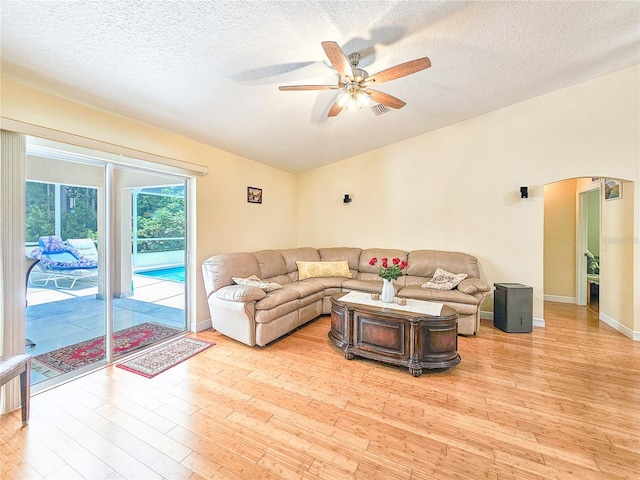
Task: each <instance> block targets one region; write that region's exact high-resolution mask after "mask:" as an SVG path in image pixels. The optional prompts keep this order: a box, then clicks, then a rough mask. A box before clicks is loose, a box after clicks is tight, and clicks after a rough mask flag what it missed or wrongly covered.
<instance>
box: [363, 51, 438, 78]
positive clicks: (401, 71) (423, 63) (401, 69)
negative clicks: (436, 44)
mask: <svg viewBox="0 0 640 480" xmlns="http://www.w3.org/2000/svg"><path fill="white" fill-rule="evenodd" d="M430 66H431V60H429V58H428V57H423V58H418V59H416V60H411V61H410V62H406V63H401V64H400V65H396V66H395V67H390V68H387V69H386V70H382V71H381V72H378V73H374V74H373V75H371V76H370V77H368V78H367V84H371V83H382V82H388V81H389V80H394V79H396V78H400V77H405V76H407V75H411V74H412V73H416V72H419V71H420V70H424V69H425V68H429V67H430Z"/></svg>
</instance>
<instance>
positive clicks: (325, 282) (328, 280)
mask: <svg viewBox="0 0 640 480" xmlns="http://www.w3.org/2000/svg"><path fill="white" fill-rule="evenodd" d="M347 280H350V279H347V278H344V277H318V278H309V279H307V280H302V282H301V283H306V282H314V283H316V284H320V285H322V288H337V289H340V288H342V284H343V283H344V282H345V281H347ZM327 295H328V294H327Z"/></svg>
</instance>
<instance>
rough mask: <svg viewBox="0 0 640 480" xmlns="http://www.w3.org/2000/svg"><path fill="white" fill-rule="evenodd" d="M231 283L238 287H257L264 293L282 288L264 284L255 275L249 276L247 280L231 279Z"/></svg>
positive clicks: (270, 283) (276, 285) (273, 284)
mask: <svg viewBox="0 0 640 480" xmlns="http://www.w3.org/2000/svg"><path fill="white" fill-rule="evenodd" d="M233 281H234V282H236V283H237V284H238V285H248V286H250V287H257V288H260V289H261V290H264V291H265V292H271V291H273V290H277V289H279V288H282V285H280V284H279V283H275V282H265V281H264V280H262V279H260V278H258V277H256V276H255V275H251V276H250V277H247V278H240V277H233Z"/></svg>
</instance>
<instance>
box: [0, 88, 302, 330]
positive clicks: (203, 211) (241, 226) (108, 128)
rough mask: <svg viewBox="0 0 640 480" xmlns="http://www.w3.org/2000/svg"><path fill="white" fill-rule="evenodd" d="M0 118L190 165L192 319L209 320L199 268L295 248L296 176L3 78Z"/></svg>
mask: <svg viewBox="0 0 640 480" xmlns="http://www.w3.org/2000/svg"><path fill="white" fill-rule="evenodd" d="M0 95H1V96H0V100H1V103H0V114H1V115H2V117H3V118H7V119H12V120H18V121H21V122H25V123H29V124H33V125H37V126H42V127H46V128H49V129H53V130H57V131H60V132H66V133H71V134H74V135H79V136H83V137H87V138H89V139H95V140H99V141H102V142H106V143H109V144H113V145H119V146H124V147H127V148H130V149H134V150H138V151H141V152H147V153H151V154H154V155H160V156H163V157H169V158H174V159H177V160H181V161H184V162H189V163H192V164H199V165H205V166H207V167H208V169H209V174H208V175H206V176H204V177H198V178H197V181H196V182H197V185H196V191H197V199H196V209H197V212H196V213H197V227H196V228H197V237H196V244H197V247H196V269H197V271H196V319H197V321H202V320H205V319H207V318H209V312H208V308H207V303H206V298H205V295H204V287H203V284H202V276H201V275H200V270H199V265H200V263H201V262H202V261H203V260H204V259H206V258H207V257H209V256H211V255H213V254H215V253H220V252H230V251H238V250H258V249H262V248H281V247H292V246H295V244H296V229H295V213H296V201H297V195H296V177H295V176H294V175H293V174H291V173H287V172H284V171H282V170H278V169H276V168H273V167H268V166H266V165H263V164H261V163H258V162H255V161H252V160H249V159H246V158H242V157H238V156H235V155H231V154H229V153H227V152H224V151H222V150H219V149H216V148H213V147H210V146H207V145H204V144H202V143H198V142H195V141H193V140H190V139H188V138H185V137H180V136H178V135H175V134H172V133H170V132H167V131H163V130H161V129H158V128H154V127H151V126H149V125H146V124H143V123H140V122H136V121H133V120H129V119H125V118H121V117H117V116H114V115H110V114H107V113H105V112H101V111H98V110H95V109H91V108H88V107H86V106H84V105H80V104H77V103H73V102H70V101H67V100H64V99H61V98H58V97H55V96H52V95H49V94H46V93H43V92H41V91H38V90H34V89H32V88H29V87H27V86H24V85H21V84H19V83H16V82H15V81H13V80H11V79H8V78H6V77H2V84H1V92H0ZM247 186H254V187H260V188H263V189H264V199H263V203H262V204H261V205H257V204H248V203H247V199H246V194H247Z"/></svg>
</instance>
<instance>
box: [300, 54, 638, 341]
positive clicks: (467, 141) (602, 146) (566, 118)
mask: <svg viewBox="0 0 640 480" xmlns="http://www.w3.org/2000/svg"><path fill="white" fill-rule="evenodd" d="M639 75H640V71H639V67H638V66H635V67H632V68H628V69H625V70H622V71H620V72H617V73H614V74H611V75H607V76H605V77H601V78H598V79H595V80H592V81H589V82H585V83H582V84H579V85H575V86H573V87H570V88H567V89H564V90H560V91H556V92H553V93H550V94H548V95H544V96H541V97H538V98H534V99H532V100H529V101H526V102H522V103H520V104H517V105H513V106H510V107H507V108H504V109H501V110H498V111H495V112H492V113H489V114H486V115H482V116H479V117H476V118H473V119H470V120H468V121H466V122H461V123H458V124H455V125H452V126H450V127H446V128H442V129H440V130H437V131H434V132H431V133H428V134H425V135H421V136H418V137H415V138H412V139H409V140H407V141H404V142H400V143H397V144H395V145H391V146H389V147H385V148H380V149H378V150H375V151H373V152H369V153H366V154H363V155H359V156H355V157H352V158H349V159H346V160H344V161H342V162H339V163H335V164H332V165H328V166H326V167H323V168H319V169H317V170H313V171H310V172H307V173H304V174H301V175H300V179H299V191H300V203H299V209H298V222H297V227H298V243H299V244H301V245H304V244H314V243H315V244H318V245H335V244H340V245H358V246H365V247H367V246H390V247H397V248H404V249H413V248H436V249H447V250H459V251H464V252H468V253H471V254H473V255H475V256H477V257H478V259H479V261H480V267H481V271H482V274H483V277H484V278H485V279H486V280H487V281H488V282H489V283H490V284H493V283H495V282H518V283H524V284H528V285H531V286H532V287H533V288H534V317H536V318H543V295H544V293H543V284H544V278H543V271H544V261H543V249H544V235H543V232H544V203H543V186H544V185H546V184H550V183H553V182H556V181H559V180H564V179H569V178H575V177H603V176H609V177H614V178H625V179H628V180H633V181H635V182H637V181H639V180H640V176H639V167H640V165H639V158H640V124H639V118H640V112H639V102H638V98H639V95H640V92H639V89H638V76H639ZM390 114H394V113H393V112H392V113H390ZM520 186H528V187H529V190H530V195H529V198H528V199H520V196H519V187H520ZM344 193H350V194H352V195H353V202H352V203H351V204H348V205H346V206H345V205H343V204H342V203H341V202H340V197H341V196H342V195H343V194H344ZM634 195H635V197H636V206H635V207H634V225H635V227H634V228H635V229H636V232H637V229H638V225H640V221H639V218H640V216H639V215H638V211H639V210H638V203H639V202H638V201H637V197H638V194H637V193H635V194H634ZM328 225H330V226H331V228H327V226H328ZM633 251H634V256H633V259H632V260H631V261H632V262H633V265H634V267H633V268H634V281H635V285H639V284H640V283H638V282H639V281H640V274H639V273H638V272H640V259H639V254H638V245H637V243H634V247H633ZM630 288H633V287H632V286H631V287H630ZM491 305H492V301H491V300H489V301H488V302H487V304H485V306H484V307H483V310H490V309H491ZM631 310H632V316H633V319H629V320H628V321H631V322H632V323H633V322H635V327H634V331H637V332H638V331H640V319H639V318H640V316H639V307H638V300H635V303H634V306H632V308H631ZM625 312H628V310H625ZM625 315H628V313H625ZM618 321H622V320H621V319H618ZM626 321H627V320H625V322H626Z"/></svg>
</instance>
